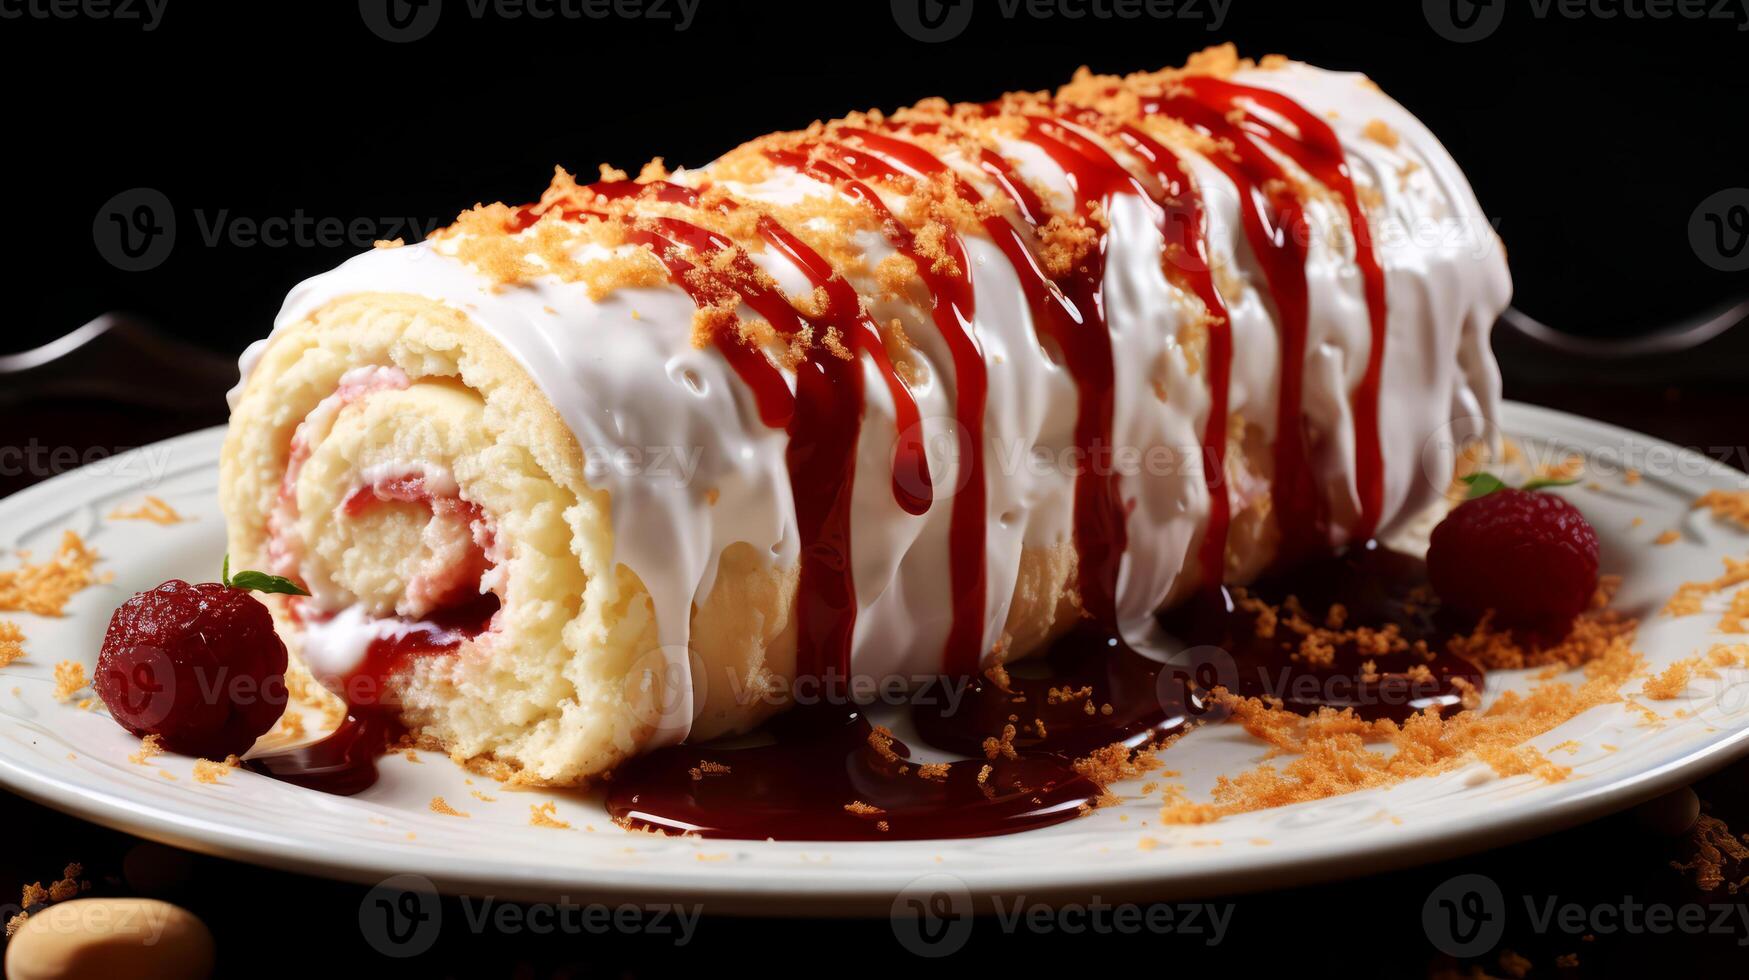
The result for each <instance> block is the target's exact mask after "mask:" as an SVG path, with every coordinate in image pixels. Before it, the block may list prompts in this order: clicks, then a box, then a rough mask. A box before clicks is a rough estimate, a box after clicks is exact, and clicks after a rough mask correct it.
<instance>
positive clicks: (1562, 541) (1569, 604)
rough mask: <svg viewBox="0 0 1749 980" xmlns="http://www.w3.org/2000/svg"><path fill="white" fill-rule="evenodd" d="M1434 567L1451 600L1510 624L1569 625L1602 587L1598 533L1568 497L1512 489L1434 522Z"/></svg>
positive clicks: (1439, 588) (1430, 558)
mask: <svg viewBox="0 0 1749 980" xmlns="http://www.w3.org/2000/svg"><path fill="white" fill-rule="evenodd" d="M1427 573H1428V578H1429V579H1430V580H1431V581H1432V583H1433V588H1434V590H1435V591H1436V592H1438V593H1439V597H1440V599H1441V600H1443V601H1444V602H1445V603H1446V604H1447V605H1449V606H1451V607H1453V608H1455V609H1458V610H1460V611H1463V612H1467V613H1471V614H1474V615H1481V614H1482V613H1484V612H1487V611H1488V610H1493V611H1494V616H1495V619H1496V620H1497V621H1498V622H1499V623H1501V624H1502V625H1505V626H1515V627H1526V628H1565V626H1566V625H1567V624H1569V623H1570V622H1572V620H1573V617H1574V616H1577V615H1579V614H1580V613H1581V612H1584V611H1585V609H1586V607H1587V606H1589V605H1590V604H1591V597H1592V596H1593V595H1594V594H1595V593H1596V591H1597V532H1596V531H1595V530H1593V529H1592V527H1591V524H1590V522H1589V521H1587V520H1585V515H1583V514H1581V513H1579V510H1578V508H1576V507H1574V506H1573V505H1572V504H1570V503H1567V502H1566V501H1565V500H1562V499H1561V498H1560V497H1557V496H1555V495H1553V494H1548V493H1536V492H1533V491H1527V490H1515V489H1511V488H1507V489H1501V490H1495V491H1493V492H1492V493H1489V494H1487V495H1486V496H1482V497H1477V498H1476V499H1474V500H1466V501H1465V502H1463V503H1462V504H1459V505H1458V506H1457V507H1456V508H1454V509H1453V510H1452V512H1451V513H1450V514H1447V515H1446V517H1445V520H1443V521H1440V522H1439V526H1438V527H1436V528H1434V529H1433V540H1432V543H1431V545H1430V546H1429V547H1428V549H1427Z"/></svg>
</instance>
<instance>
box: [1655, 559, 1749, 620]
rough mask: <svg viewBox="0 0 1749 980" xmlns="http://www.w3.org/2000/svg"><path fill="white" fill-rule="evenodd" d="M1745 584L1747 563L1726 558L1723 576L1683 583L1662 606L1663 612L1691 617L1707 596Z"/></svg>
mask: <svg viewBox="0 0 1749 980" xmlns="http://www.w3.org/2000/svg"><path fill="white" fill-rule="evenodd" d="M1745 582H1749V561H1737V560H1736V559H1733V558H1726V559H1725V571H1724V574H1722V575H1720V576H1719V577H1718V578H1715V579H1710V580H1707V581H1698V582H1684V583H1682V584H1681V585H1679V586H1677V587H1676V593H1675V594H1674V595H1672V596H1671V597H1670V601H1668V602H1666V603H1665V604H1664V612H1665V614H1666V615H1670V616H1692V615H1694V614H1695V613H1698V612H1700V610H1701V605H1702V602H1703V601H1704V600H1705V599H1706V597H1707V596H1709V595H1713V594H1714V593H1717V592H1722V591H1724V590H1725V589H1729V588H1732V587H1735V586H1738V585H1742V584H1743V583H1745Z"/></svg>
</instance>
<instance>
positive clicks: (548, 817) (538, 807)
mask: <svg viewBox="0 0 1749 980" xmlns="http://www.w3.org/2000/svg"><path fill="white" fill-rule="evenodd" d="M528 823H529V825H530V826H532V827H550V828H552V829H554V830H570V829H571V825H570V824H568V823H566V822H565V821H563V820H560V819H559V805H558V804H557V803H553V802H551V801H548V802H546V803H539V804H531V805H530V806H529V808H528Z"/></svg>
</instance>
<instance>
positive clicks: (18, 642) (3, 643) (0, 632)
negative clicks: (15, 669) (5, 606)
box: [0, 619, 24, 667]
mask: <svg viewBox="0 0 1749 980" xmlns="http://www.w3.org/2000/svg"><path fill="white" fill-rule="evenodd" d="M23 657H24V628H23V627H21V626H19V625H18V624H17V623H14V622H13V621H11V620H9V619H0V667H9V666H11V665H12V664H14V663H16V662H17V661H19V660H21V659H23Z"/></svg>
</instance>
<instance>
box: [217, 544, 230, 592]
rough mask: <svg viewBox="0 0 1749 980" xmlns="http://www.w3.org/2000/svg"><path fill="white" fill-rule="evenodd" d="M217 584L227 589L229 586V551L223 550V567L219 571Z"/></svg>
mask: <svg viewBox="0 0 1749 980" xmlns="http://www.w3.org/2000/svg"><path fill="white" fill-rule="evenodd" d="M219 584H220V585H223V586H224V587H225V588H227V589H228V588H230V587H231V553H230V552H229V551H227V552H225V567H224V570H223V571H221V572H219Z"/></svg>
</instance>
